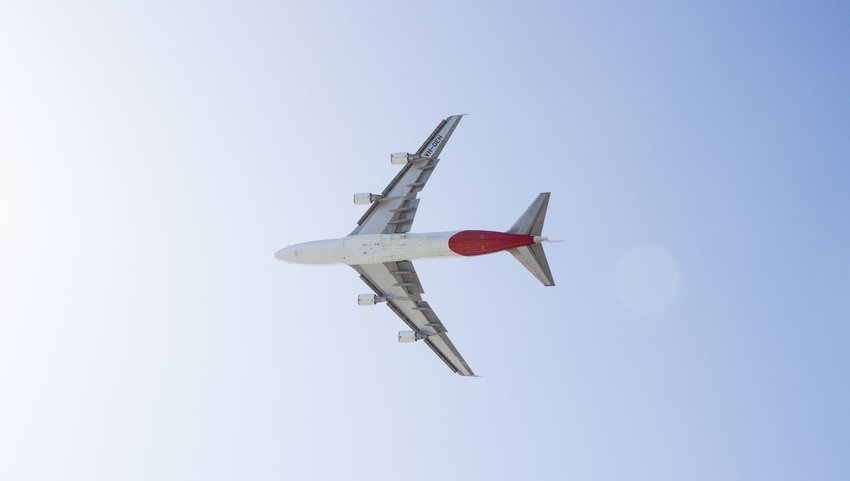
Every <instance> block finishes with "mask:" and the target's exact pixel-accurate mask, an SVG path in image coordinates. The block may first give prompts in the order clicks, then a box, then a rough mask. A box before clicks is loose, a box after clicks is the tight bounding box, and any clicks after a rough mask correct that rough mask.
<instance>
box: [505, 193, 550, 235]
mask: <svg viewBox="0 0 850 481" xmlns="http://www.w3.org/2000/svg"><path fill="white" fill-rule="evenodd" d="M549 195H550V193H549V192H543V193H542V194H540V195H538V196H537V199H535V200H534V202H532V203H531V205H530V206H528V209H526V210H525V213H524V214H522V217H520V218H519V220H517V221H516V223H514V225H513V226H511V228H510V229H508V234H524V235H542V234H543V221H544V220H545V219H546V207H548V206H549Z"/></svg>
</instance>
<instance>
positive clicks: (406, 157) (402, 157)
mask: <svg viewBox="0 0 850 481" xmlns="http://www.w3.org/2000/svg"><path fill="white" fill-rule="evenodd" d="M422 158H423V157H422V156H420V155H416V154H408V153H407V152H396V153H394V154H390V163H391V164H395V165H401V164H408V163H410V162H413V161H416V160H421V159H422Z"/></svg>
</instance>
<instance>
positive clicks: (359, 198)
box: [354, 192, 384, 205]
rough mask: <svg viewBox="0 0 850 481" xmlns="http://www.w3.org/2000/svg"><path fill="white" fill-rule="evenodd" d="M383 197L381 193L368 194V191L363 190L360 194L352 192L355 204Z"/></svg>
mask: <svg viewBox="0 0 850 481" xmlns="http://www.w3.org/2000/svg"><path fill="white" fill-rule="evenodd" d="M383 198H384V196H383V195H381V194H370V193H368V192H363V193H360V194H354V203H355V204H357V205H366V204H371V203H372V202H377V201H379V200H381V199H383Z"/></svg>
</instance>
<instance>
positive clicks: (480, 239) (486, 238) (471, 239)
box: [449, 230, 534, 256]
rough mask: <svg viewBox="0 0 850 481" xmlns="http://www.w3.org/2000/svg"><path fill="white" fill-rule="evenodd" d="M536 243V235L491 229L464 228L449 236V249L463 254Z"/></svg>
mask: <svg viewBox="0 0 850 481" xmlns="http://www.w3.org/2000/svg"><path fill="white" fill-rule="evenodd" d="M531 244H534V236H530V235H521V234H506V233H504V232H493V231H489V230H464V231H460V232H458V233H457V234H455V235H453V236H451V237H450V238H449V249H451V250H452V252H454V253H455V254H460V255H462V256H480V255H483V254H492V253H493V252H499V251H504V250H508V249H513V248H514V247H522V246H527V245H531Z"/></svg>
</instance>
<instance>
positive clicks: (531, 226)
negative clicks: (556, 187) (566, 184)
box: [508, 192, 555, 286]
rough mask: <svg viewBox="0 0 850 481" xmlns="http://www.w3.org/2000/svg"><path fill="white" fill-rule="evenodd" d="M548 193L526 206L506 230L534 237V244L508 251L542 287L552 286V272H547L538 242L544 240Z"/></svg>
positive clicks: (553, 283)
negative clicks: (520, 215) (523, 211)
mask: <svg viewBox="0 0 850 481" xmlns="http://www.w3.org/2000/svg"><path fill="white" fill-rule="evenodd" d="M549 195H550V193H549V192H543V193H541V194H540V195H538V196H537V198H536V199H534V202H532V203H531V205H530V206H528V209H526V210H525V213H523V214H522V217H520V218H519V220H517V221H516V223H514V225H513V226H511V228H510V229H509V230H508V233H509V234H520V235H531V236H534V237H535V243H534V244H531V245H528V246H523V247H516V248H514V249H509V250H508V252H510V253H511V254H513V256H514V257H516V259H517V260H518V261H519V262H520V263H521V264H522V265H524V266H525V268H526V269H528V271H529V272H531V273H532V274H533V275H534V277H536V278H537V280H539V281H540V282H542V283H543V285H544V286H554V285H555V280H554V279H552V271H550V270H549V261H547V260H546V252H544V251H543V246H542V245H541V244H540V242H543V241H544V240H546V238H545V237H542V234H543V222H544V221H545V220H546V208H547V207H548V206H549Z"/></svg>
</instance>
